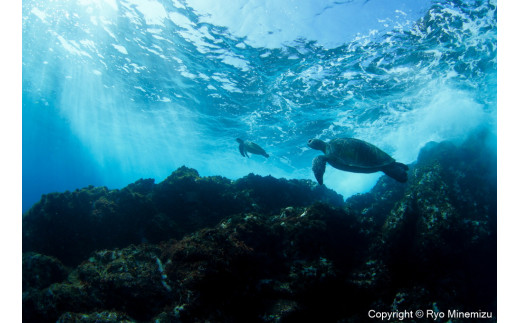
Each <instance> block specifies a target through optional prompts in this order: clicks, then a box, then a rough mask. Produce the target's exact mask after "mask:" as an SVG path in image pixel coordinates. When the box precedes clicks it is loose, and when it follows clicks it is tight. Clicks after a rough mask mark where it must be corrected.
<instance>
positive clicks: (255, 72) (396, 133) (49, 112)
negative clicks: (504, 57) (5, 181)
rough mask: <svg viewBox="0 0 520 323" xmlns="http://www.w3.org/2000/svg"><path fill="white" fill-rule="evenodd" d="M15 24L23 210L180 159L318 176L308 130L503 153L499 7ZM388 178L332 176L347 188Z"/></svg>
mask: <svg viewBox="0 0 520 323" xmlns="http://www.w3.org/2000/svg"><path fill="white" fill-rule="evenodd" d="M22 24H23V40H22V43H23V58H22V61H23V76H22V78H23V90H22V95H23V98H22V102H23V121H22V122H23V123H22V129H23V130H22V132H23V136H22V140H23V142H22V144H23V148H22V153H23V211H26V210H28V209H29V208H30V207H31V206H32V205H33V204H34V203H35V202H37V201H38V200H39V199H40V197H41V194H45V193H49V192H54V191H64V190H74V189H76V188H81V187H85V186H87V185H96V186H97V185H103V186H108V187H109V188H120V187H123V186H126V185H128V184H129V183H132V182H134V181H136V180H138V179H139V178H155V179H156V182H159V181H161V180H162V179H164V178H165V177H166V176H168V175H169V174H170V173H171V172H172V171H173V170H175V169H176V168H178V167H180V166H182V165H186V166H188V167H192V168H195V169H197V170H198V171H199V173H200V174H201V175H203V176H206V175H222V176H225V177H228V178H231V179H236V178H239V177H242V176H245V175H247V174H248V173H251V172H252V173H255V174H260V175H269V174H270V175H272V176H275V177H285V178H308V179H314V176H313V174H312V170H311V163H312V159H313V158H314V157H316V156H317V155H319V154H320V153H319V152H318V151H316V150H312V149H310V148H308V147H307V145H306V143H307V140H308V139H310V138H320V139H324V140H328V139H332V138H335V137H356V138H360V139H363V140H366V141H369V142H371V143H373V144H375V145H377V146H379V147H380V148H382V149H383V150H385V151H387V152H388V153H389V154H391V155H392V156H393V157H394V158H395V159H396V160H398V161H400V162H403V163H413V162H414V161H415V160H416V158H417V155H418V152H419V150H420V149H421V147H423V146H424V145H425V144H426V143H427V142H429V141H432V140H434V141H442V140H452V141H455V142H460V141H462V140H464V139H465V138H466V137H467V136H468V135H470V134H471V133H473V132H474V131H478V130H482V129H486V130H489V131H490V132H491V133H492V134H494V135H495V136H494V137H493V136H491V138H494V139H493V140H491V141H490V142H489V146H490V147H491V149H494V150H495V151H496V140H495V139H496V115H497V94H496V86H497V81H496V77H497V48H496V44H497V15H496V2H495V1H426V0H421V1H417V0H413V1H412V0H403V1H397V0H388V1H383V0H371V1H367V0H350V1H329V0H322V1H310V0H308V1H286V2H284V3H283V4H280V3H279V1H259V0H256V1H254V0H251V1H246V0H235V1H226V2H225V3H220V4H215V3H214V2H209V1H202V0H173V1H172V0H170V1H166V0H157V1H155V0H80V1H41V0H24V1H23V23H22ZM237 137H240V138H242V139H244V140H251V141H254V142H256V143H257V144H259V145H261V146H262V147H263V148H264V149H265V150H266V151H267V152H268V153H269V155H270V157H269V158H268V159H266V158H264V157H262V156H258V155H253V156H251V158H249V159H247V158H243V157H242V156H241V155H240V153H239V151H238V144H237V142H236V141H235V138H237ZM490 158H493V157H490ZM381 175H382V173H376V174H353V173H346V172H340V171H337V170H335V169H333V168H332V167H328V168H327V171H326V173H325V176H324V183H325V184H326V185H327V186H328V187H330V188H332V189H334V190H336V191H337V192H338V193H340V194H343V196H345V197H348V196H350V195H352V194H355V193H359V192H365V191H367V190H369V189H370V188H371V187H372V186H373V185H374V184H375V183H376V181H377V179H378V177H379V176H381Z"/></svg>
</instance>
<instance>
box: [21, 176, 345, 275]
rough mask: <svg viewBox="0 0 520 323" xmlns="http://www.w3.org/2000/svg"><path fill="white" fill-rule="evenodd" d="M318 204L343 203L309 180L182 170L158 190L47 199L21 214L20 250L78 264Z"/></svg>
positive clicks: (139, 186)
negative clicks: (96, 255) (237, 217)
mask: <svg viewBox="0 0 520 323" xmlns="http://www.w3.org/2000/svg"><path fill="white" fill-rule="evenodd" d="M315 202H323V203H327V204H329V205H332V206H336V207H341V206H342V205H343V204H344V202H343V197H342V196H341V195H339V194H337V193H336V192H334V191H332V190H330V189H327V188H326V187H324V186H319V185H317V184H315V183H313V182H312V181H310V180H286V179H276V178H274V177H272V176H267V177H262V176H258V175H254V174H249V175H247V176H245V177H243V178H240V179H238V180H236V181H231V180H229V179H226V178H223V177H220V176H212V177H200V176H199V174H198V172H197V171H196V170H194V169H191V168H187V167H184V166H183V167H181V168H179V169H177V170H176V171H174V172H173V173H172V174H171V175H170V176H169V177H167V178H166V179H165V180H164V181H162V182H161V183H159V184H154V180H153V179H141V180H138V181H137V182H135V183H133V184H130V185H128V186H127V187H125V188H123V189H121V190H117V189H116V190H109V189H107V188H106V187H93V186H89V187H86V188H83V189H80V190H75V191H73V192H69V191H67V192H65V193H51V194H46V195H43V196H42V198H41V200H40V201H39V202H38V203H36V204H35V205H34V206H33V207H32V208H31V209H30V210H29V211H28V212H27V213H26V214H24V216H23V220H22V221H23V252H28V251H35V252H39V253H42V254H46V255H50V256H54V257H56V258H58V259H59V260H60V261H61V262H63V263H64V264H66V265H76V264H78V263H79V262H81V261H82V260H84V259H85V258H87V257H88V256H89V255H90V253H91V252H93V251H94V250H99V249H109V248H116V247H125V246H128V245H130V244H132V243H133V244H138V243H142V242H149V243H158V242H160V241H163V240H168V239H172V238H175V239H180V238H182V237H183V236H184V235H186V234H188V233H191V232H194V231H196V230H199V229H202V228H204V227H211V226H214V225H216V224H218V223H219V222H220V221H221V220H222V219H224V218H226V217H229V216H231V215H233V214H236V213H243V212H261V213H265V214H275V213H278V212H279V211H280V209H281V208H283V207H287V206H294V207H299V206H309V205H311V204H312V203H315Z"/></svg>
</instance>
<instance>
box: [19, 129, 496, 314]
mask: <svg viewBox="0 0 520 323" xmlns="http://www.w3.org/2000/svg"><path fill="white" fill-rule="evenodd" d="M483 137H485V136H482V135H480V136H475V137H471V138H470V139H468V141H467V142H465V143H463V144H460V145H454V144H452V143H448V142H443V143H430V144H428V145H427V146H426V147H424V148H423V149H422V151H421V153H420V155H419V158H418V160H417V162H416V163H414V164H413V165H410V171H409V181H408V183H406V184H401V183H398V182H396V181H394V180H392V179H391V178H388V177H386V176H383V177H381V179H380V180H379V182H378V183H377V185H376V186H375V187H374V188H373V189H372V191H370V192H369V193H366V194H360V195H356V196H353V197H351V198H349V199H347V200H346V201H344V200H343V198H342V197H341V196H340V195H338V194H336V193H335V192H333V191H331V190H329V189H327V188H326V187H325V186H319V185H316V184H315V183H314V182H312V181H303V180H285V179H276V178H273V177H270V176H268V177H262V176H257V175H253V174H250V175H248V176H246V177H243V178H241V179H238V180H236V181H231V180H228V179H226V178H222V177H200V176H199V174H198V173H197V171H195V170H194V169H190V168H187V167H181V168H179V169H178V170H176V171H175V172H173V173H172V175H171V176H169V177H168V178H166V179H165V180H164V181H163V182H161V183H158V184H155V183H154V180H151V179H145V180H139V181H137V182H135V183H133V184H131V185H129V186H127V187H125V188H123V189H121V190H109V189H107V188H105V187H92V186H91V187H87V188H84V189H81V190H76V191H74V192H65V193H53V194H48V195H44V196H43V197H42V199H41V201H40V202H39V203H37V204H35V205H34V206H33V208H32V209H31V210H29V211H28V212H27V213H26V214H24V216H23V320H24V321H25V322H367V321H370V320H371V318H370V317H369V314H368V313H369V311H370V310H373V311H374V312H373V313H376V312H378V313H382V312H387V313H389V312H402V311H416V310H424V311H426V310H428V309H430V310H433V311H436V312H437V313H440V312H442V313H444V314H445V315H448V311H450V310H451V311H453V310H456V311H459V312H478V311H481V312H485V313H488V312H491V313H492V318H490V319H482V320H479V321H491V322H494V321H496V299H497V294H496V264H497V263H496V247H497V241H496V238H497V229H496V220H497V214H496V191H497V186H496V158H495V157H494V156H493V155H490V153H489V151H486V150H485V149H483V145H482V144H480V143H481V142H482V141H483V140H485V138H483ZM445 318H446V316H445ZM416 319H417V318H416ZM393 321H395V322H397V321H400V320H399V319H397V318H396V319H394V320H393ZM409 321H414V319H411V320H409ZM451 321H452V322H465V319H458V318H454V319H452V320H451Z"/></svg>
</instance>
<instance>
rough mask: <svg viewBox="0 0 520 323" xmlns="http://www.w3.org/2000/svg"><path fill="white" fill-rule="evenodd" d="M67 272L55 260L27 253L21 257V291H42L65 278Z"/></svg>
mask: <svg viewBox="0 0 520 323" xmlns="http://www.w3.org/2000/svg"><path fill="white" fill-rule="evenodd" d="M67 274H68V270H67V268H65V266H63V264H62V263H61V262H60V261H59V260H58V259H56V258H54V257H50V256H46V255H40V254H38V253H35V252H27V253H24V254H23V256H22V275H23V278H22V291H23V292H26V291H28V290H29V289H31V288H35V289H42V288H45V287H48V286H50V285H51V284H53V283H57V282H61V281H63V280H64V279H65V278H67Z"/></svg>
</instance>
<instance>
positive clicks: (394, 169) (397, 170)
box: [381, 162, 408, 183]
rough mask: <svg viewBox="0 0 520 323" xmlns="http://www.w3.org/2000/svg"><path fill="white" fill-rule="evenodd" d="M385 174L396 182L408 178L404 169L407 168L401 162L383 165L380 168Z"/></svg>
mask: <svg viewBox="0 0 520 323" xmlns="http://www.w3.org/2000/svg"><path fill="white" fill-rule="evenodd" d="M381 170H382V171H383V172H384V173H385V174H386V175H388V176H390V177H392V178H393V179H395V180H396V181H398V182H401V183H406V181H407V180H408V174H407V173H406V171H407V170H408V166H406V165H405V164H402V163H398V162H395V163H392V164H390V165H388V166H385V167H383V168H382V169H381Z"/></svg>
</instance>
